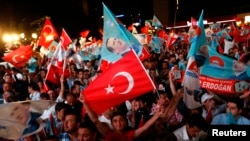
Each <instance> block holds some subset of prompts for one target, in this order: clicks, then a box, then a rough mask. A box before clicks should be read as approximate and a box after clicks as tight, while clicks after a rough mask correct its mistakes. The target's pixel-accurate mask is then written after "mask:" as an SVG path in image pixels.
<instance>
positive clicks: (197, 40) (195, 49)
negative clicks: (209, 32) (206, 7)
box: [187, 10, 206, 61]
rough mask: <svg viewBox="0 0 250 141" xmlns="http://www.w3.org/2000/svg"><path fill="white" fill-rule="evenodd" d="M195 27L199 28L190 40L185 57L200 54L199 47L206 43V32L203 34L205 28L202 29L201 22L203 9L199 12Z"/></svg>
mask: <svg viewBox="0 0 250 141" xmlns="http://www.w3.org/2000/svg"><path fill="white" fill-rule="evenodd" d="M197 28H199V29H198V30H196V31H198V32H196V35H195V37H194V39H193V40H192V42H191V45H190V50H189V52H188V56H187V59H188V58H189V57H190V56H196V55H198V54H200V48H201V47H202V46H204V45H206V34H205V29H204V24H203V10H202V12H201V15H200V18H199V21H198V25H197ZM196 61H197V60H196Z"/></svg>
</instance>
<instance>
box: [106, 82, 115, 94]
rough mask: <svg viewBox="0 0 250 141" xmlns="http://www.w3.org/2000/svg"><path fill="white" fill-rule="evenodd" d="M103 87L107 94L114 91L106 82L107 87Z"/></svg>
mask: <svg viewBox="0 0 250 141" xmlns="http://www.w3.org/2000/svg"><path fill="white" fill-rule="evenodd" d="M105 89H106V90H107V94H109V93H114V91H113V89H114V87H112V86H110V84H108V87H107V88H105Z"/></svg>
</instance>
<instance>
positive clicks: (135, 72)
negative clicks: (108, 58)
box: [81, 50, 155, 114]
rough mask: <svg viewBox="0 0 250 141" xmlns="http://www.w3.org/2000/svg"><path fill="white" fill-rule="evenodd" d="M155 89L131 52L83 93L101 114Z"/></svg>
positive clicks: (93, 107) (92, 106) (91, 105)
mask: <svg viewBox="0 0 250 141" xmlns="http://www.w3.org/2000/svg"><path fill="white" fill-rule="evenodd" d="M154 89H155V85H154V83H153V82H152V80H151V78H150V76H149V75H148V73H147V71H146V70H145V68H144V66H143V64H142V63H141V61H140V60H139V58H138V56H137V55H136V54H135V52H134V51H132V50H131V51H129V52H128V53H127V54H126V55H125V56H124V57H122V58H121V59H120V60H118V61H116V62H115V63H113V64H112V65H111V66H110V67H109V68H108V70H106V71H104V72H102V73H101V74H100V75H99V76H98V77H97V78H96V79H95V80H94V81H92V82H91V83H90V84H89V85H88V86H87V87H86V89H84V90H83V91H82V92H81V93H82V94H83V95H84V96H85V99H86V101H87V102H88V104H89V105H90V107H91V108H92V109H93V110H94V111H95V112H96V113H97V114H101V113H102V112H104V111H105V110H107V109H108V108H110V107H112V106H116V105H118V104H121V103H122V102H125V101H126V100H130V99H133V98H135V97H138V96H141V95H143V94H145V93H147V92H150V91H153V90H154Z"/></svg>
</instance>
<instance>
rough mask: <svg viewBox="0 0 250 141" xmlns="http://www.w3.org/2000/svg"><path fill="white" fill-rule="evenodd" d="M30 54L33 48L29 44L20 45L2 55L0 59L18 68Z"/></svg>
mask: <svg viewBox="0 0 250 141" xmlns="http://www.w3.org/2000/svg"><path fill="white" fill-rule="evenodd" d="M32 55H33V50H32V47H31V46H21V47H19V48H18V49H15V50H13V51H12V52H10V53H8V54H7V55H5V56H3V57H2V59H3V60H4V61H6V62H9V63H11V64H12V65H13V66H15V67H17V68H19V67H22V66H24V65H25V64H26V63H27V62H28V61H29V59H30V58H31V57H32Z"/></svg>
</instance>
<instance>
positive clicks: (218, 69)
mask: <svg viewBox="0 0 250 141" xmlns="http://www.w3.org/2000/svg"><path fill="white" fill-rule="evenodd" d="M208 51H209V57H208V58H207V59H206V60H205V63H204V65H203V66H201V67H200V74H202V75H205V76H208V77H211V78H216V79H223V80H246V81H248V80H250V77H249V76H250V66H249V65H246V64H244V63H243V62H240V61H238V60H236V59H233V58H231V57H229V56H227V55H223V54H220V53H218V52H217V51H216V50H214V49H212V48H211V47H208Z"/></svg>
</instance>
